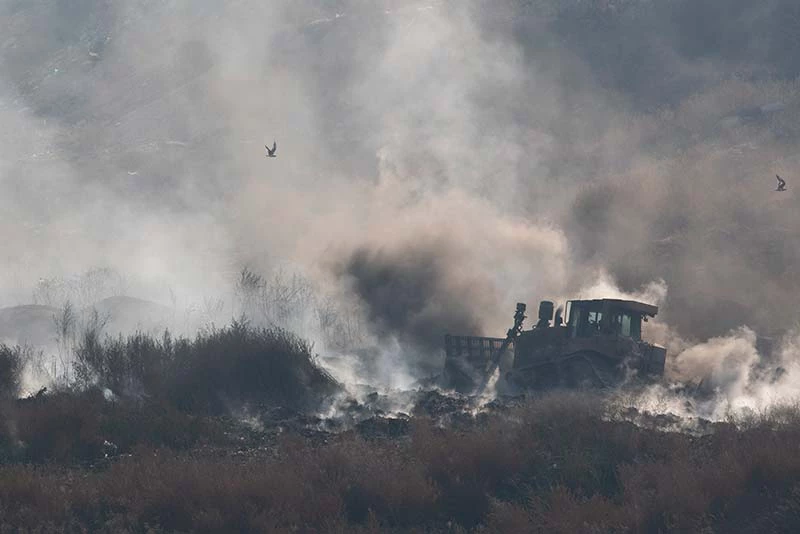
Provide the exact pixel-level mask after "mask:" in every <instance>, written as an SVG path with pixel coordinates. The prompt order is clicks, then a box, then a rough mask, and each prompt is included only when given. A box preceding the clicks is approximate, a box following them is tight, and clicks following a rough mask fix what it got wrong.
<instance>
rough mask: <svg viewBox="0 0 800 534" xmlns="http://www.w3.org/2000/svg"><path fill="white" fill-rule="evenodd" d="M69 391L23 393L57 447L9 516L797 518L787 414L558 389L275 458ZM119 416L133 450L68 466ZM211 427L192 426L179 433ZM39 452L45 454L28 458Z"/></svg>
mask: <svg viewBox="0 0 800 534" xmlns="http://www.w3.org/2000/svg"><path fill="white" fill-rule="evenodd" d="M93 403H99V406H100V408H95V409H92V408H91V404H93ZM57 405H58V406H56V403H53V404H46V403H38V404H37V403H31V402H28V403H25V404H23V406H22V407H20V408H18V410H17V411H16V412H15V415H16V417H18V418H23V419H24V418H26V417H28V418H31V419H30V420H31V421H33V423H32V424H30V425H27V424H26V425H24V426H25V430H22V426H23V425H22V424H19V425H18V438H19V439H21V440H23V441H24V440H29V441H30V442H31V443H36V442H37V439H38V440H39V442H41V443H42V444H44V443H48V444H49V445H48V446H46V447H45V446H44V445H40V446H39V448H37V449H35V450H36V451H37V452H36V453H35V454H34V452H32V451H33V450H34V449H25V451H26V452H25V455H24V456H23V457H17V458H12V457H7V458H6V462H7V465H6V466H4V467H0V527H2V528H0V530H2V529H15V528H22V529H29V530H36V529H41V530H43V531H47V530H48V529H50V530H53V531H59V530H67V529H73V530H77V531H80V530H81V529H85V530H90V531H104V530H105V531H109V532H111V531H116V532H119V531H123V532H125V531H129V532H134V531H136V532H144V531H147V529H148V528H151V529H154V530H152V531H154V532H158V531H170V532H171V531H183V532H185V531H191V532H223V531H230V530H231V529H233V530H236V531H240V532H284V531H285V532H290V531H299V532H386V531H390V532H391V531H398V532H409V531H412V532H413V531H418V532H440V531H451V532H458V531H461V532H467V531H482V532H564V533H567V532H586V533H596V532H726V531H738V532H764V531H770V532H793V531H797V529H798V528H800V454H798V445H797V444H798V443H800V439H798V438H800V425H798V423H797V421H798V419H797V418H796V417H791V416H790V415H791V414H787V412H786V411H783V412H776V415H775V417H770V416H765V417H762V418H760V419H759V420H758V421H753V422H751V423H750V424H749V425H748V426H747V427H746V428H744V429H740V430H737V429H736V428H735V427H733V426H727V427H726V426H722V427H720V429H719V431H718V432H717V433H716V434H714V435H710V436H705V437H693V436H689V435H683V434H664V433H660V432H657V431H654V430H650V429H643V428H638V427H635V426H633V425H631V424H629V423H615V422H608V421H604V420H602V418H601V417H600V414H599V413H598V412H599V410H598V409H597V408H596V403H593V402H592V401H591V399H589V400H586V399H584V398H581V397H577V396H574V395H566V396H565V395H551V396H549V397H546V398H544V399H539V400H534V401H532V402H531V403H530V404H528V405H527V406H524V407H521V408H519V409H514V410H511V411H510V413H509V414H508V415H507V416H505V417H501V416H493V417H489V418H486V419H483V420H480V421H478V422H476V424H475V425H474V427H473V428H471V429H464V428H460V429H455V428H441V427H438V426H436V425H435V424H434V423H433V422H432V421H429V420H426V419H416V420H414V421H413V424H412V428H411V436H410V438H411V439H410V440H399V441H391V440H378V441H374V440H367V439H364V438H362V437H361V436H359V435H358V434H357V433H356V432H347V433H344V434H340V435H338V436H335V437H332V438H331V439H330V440H329V442H327V443H323V444H316V445H315V444H312V443H311V442H310V441H309V440H307V439H306V438H303V437H301V436H297V435H291V434H290V435H285V436H284V437H282V438H281V439H280V441H279V443H278V444H277V445H275V447H276V449H275V451H274V455H272V456H270V458H269V459H265V458H263V457H260V458H257V457H256V456H245V457H241V456H230V455H227V456H226V455H222V456H215V455H208V454H198V453H197V449H194V448H192V447H191V442H181V441H180V440H174V441H173V442H172V444H170V443H169V440H166V439H161V440H160V445H161V446H160V447H159V448H154V446H155V445H158V444H159V443H157V442H158V441H159V440H157V439H155V438H153V436H157V435H158V433H160V432H166V430H165V429H166V428H171V427H177V426H180V425H179V424H178V423H176V421H179V420H180V419H175V417H178V416H179V415H180V417H188V416H185V415H183V414H180V413H179V412H176V414H179V415H175V414H173V415H172V416H168V415H164V418H165V419H164V421H163V422H162V423H161V424H160V425H159V424H156V423H155V422H153V421H155V420H157V415H156V412H155V411H151V412H147V411H146V408H145V407H138V408H135V409H133V408H131V411H130V412H124V411H119V412H116V413H111V412H109V411H108V410H109V409H108V408H107V407H104V406H107V405H109V403H105V404H102V403H101V401H100V399H98V398H92V397H90V396H89V395H82V396H74V395H73V398H70V395H67V394H63V395H62V396H61V397H59V398H58V403H57ZM114 409H115V410H122V409H121V408H119V407H116V408H114ZM43 410H44V411H49V412H52V413H47V414H44V413H42V411H43ZM137 412H138V413H139V415H138V416H134V415H133V414H134V413H137ZM7 413H8V412H7ZM123 415H124V417H123ZM137 417H138V418H139V419H137ZM63 421H66V422H63ZM110 421H116V423H115V424H116V425H118V426H119V425H120V422H121V421H126V422H127V421H132V423H131V425H132V426H133V427H134V430H132V431H130V433H129V434H127V435H128V436H131V440H130V441H129V442H126V445H125V447H126V449H127V450H128V451H129V452H130V453H131V454H130V456H126V457H120V458H118V459H116V460H115V461H113V462H111V463H110V464H109V465H108V466H107V467H104V468H101V469H97V468H91V469H90V468H85V467H81V465H80V464H75V463H74V462H73V463H70V460H71V459H74V458H81V457H82V454H83V453H84V451H91V450H92V447H96V446H97V443H98V441H99V437H100V436H106V435H109V432H110V431H111V430H113V429H114V428H116V427H114V425H112V424H111V423H110ZM136 421H150V423H149V424H145V423H141V422H139V423H137V422H136ZM22 422H23V421H22V420H20V423H22ZM192 424H195V423H192ZM137 425H139V426H137ZM69 429H71V430H69ZM115 431H116V432H118V434H117V435H118V436H122V430H121V429H119V428H117V430H115ZM204 432H205V431H204V430H202V428H201V427H200V426H195V427H193V426H191V424H189V425H188V426H184V430H183V431H181V434H182V435H183V434H185V435H195V436H197V435H198V434H202V433H204ZM37 436H39V437H38V438H37ZM133 436H139V438H138V441H137V439H133ZM148 436H150V438H148ZM118 439H120V441H121V442H124V440H123V437H119V438H118ZM196 441H197V439H196ZM164 445H166V446H167V447H168V448H164ZM185 447H188V449H185ZM182 448H183V449H182ZM76 451H77V452H76ZM34 459H43V461H49V462H50V463H47V464H45V465H41V466H38V467H35V466H30V465H22V464H20V463H19V462H23V463H24V462H30V461H32V460H34ZM53 462H55V463H53ZM9 463H10V464H9ZM59 465H61V467H59Z"/></svg>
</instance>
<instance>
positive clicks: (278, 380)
mask: <svg viewBox="0 0 800 534" xmlns="http://www.w3.org/2000/svg"><path fill="white" fill-rule="evenodd" d="M76 356H77V363H76V365H75V370H76V375H77V376H78V378H79V380H80V384H81V385H82V386H84V387H87V386H89V385H92V384H96V385H97V386H99V387H105V388H109V389H111V390H112V391H113V392H114V393H116V394H118V395H122V396H124V397H128V398H130V397H150V398H157V399H166V400H168V401H169V402H171V403H172V404H173V405H174V406H176V407H178V408H179V409H181V410H184V411H187V412H195V413H210V414H222V413H227V412H229V411H230V410H231V409H232V408H238V407H239V406H240V405H242V404H245V403H263V404H269V405H280V406H285V407H289V408H293V409H298V410H310V409H315V408H316V407H318V405H319V404H320V403H321V402H322V400H323V399H325V398H326V397H328V396H330V395H333V394H334V393H336V392H337V391H338V388H339V385H338V384H337V383H336V381H335V380H334V379H333V378H332V377H331V376H330V375H329V374H328V373H327V372H325V371H324V370H322V369H321V368H320V367H319V366H317V365H316V363H315V360H314V355H313V354H312V352H311V347H310V346H309V344H308V343H306V342H305V341H303V340H302V339H300V338H298V337H297V336H295V335H293V334H291V333H289V332H287V331H285V330H281V329H264V328H258V329H257V328H252V327H250V326H248V325H247V323H245V322H234V323H233V324H232V325H231V326H229V327H227V328H222V329H219V330H211V331H206V332H201V333H199V334H198V335H197V337H196V338H195V339H193V340H187V339H177V340H175V339H172V337H171V336H170V335H169V333H168V332H165V333H164V335H163V337H162V338H161V339H156V338H153V337H151V336H148V335H146V334H142V333H137V334H135V335H132V336H128V337H127V338H123V337H119V338H116V339H113V338H106V339H105V340H102V341H101V340H100V339H99V338H98V337H97V335H96V334H95V333H94V332H88V333H86V334H85V335H84V337H83V339H82V342H81V343H80V345H79V347H78V349H77V351H76Z"/></svg>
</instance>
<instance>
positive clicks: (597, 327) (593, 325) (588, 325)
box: [567, 299, 658, 341]
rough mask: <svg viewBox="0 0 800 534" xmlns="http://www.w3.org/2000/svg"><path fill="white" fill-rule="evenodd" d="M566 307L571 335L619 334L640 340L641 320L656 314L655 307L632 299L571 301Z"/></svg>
mask: <svg viewBox="0 0 800 534" xmlns="http://www.w3.org/2000/svg"><path fill="white" fill-rule="evenodd" d="M568 306H569V308H568V313H569V319H568V321H567V335H568V337H570V338H588V337H593V336H622V337H627V338H631V339H634V340H636V341H641V339H642V321H647V318H648V317H655V315H656V313H658V308H657V307H656V306H651V305H649V304H644V303H641V302H636V301H632V300H618V299H597V300H572V301H569V302H568Z"/></svg>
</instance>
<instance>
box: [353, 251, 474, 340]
mask: <svg viewBox="0 0 800 534" xmlns="http://www.w3.org/2000/svg"><path fill="white" fill-rule="evenodd" d="M451 257H452V256H451V251H449V250H448V247H447V244H446V243H437V242H423V243H419V244H414V245H408V246H406V247H404V248H400V249H398V250H393V251H389V250H385V249H378V250H371V249H368V248H359V249H357V250H356V251H354V252H353V254H352V255H351V256H350V257H349V259H347V261H346V262H345V263H344V265H342V267H341V271H340V274H341V276H342V277H343V278H344V280H345V281H346V283H347V284H348V286H349V287H350V288H351V289H352V291H353V293H354V295H355V296H356V297H357V298H358V300H359V301H360V302H361V304H362V305H363V306H364V308H365V310H364V311H365V314H366V317H367V319H368V321H370V322H371V324H372V326H373V328H374V331H375V333H376V334H377V335H378V336H379V338H383V339H384V340H386V339H387V338H389V339H391V338H393V339H395V340H397V341H399V342H400V343H401V344H402V345H404V346H406V347H407V348H408V349H411V350H418V351H423V352H425V353H428V354H430V353H435V352H436V351H438V350H440V348H441V346H442V337H443V334H444V333H451V334H457V333H460V334H471V335H481V334H482V333H483V328H482V324H481V319H480V309H479V307H477V306H476V305H479V300H478V299H479V298H480V297H479V295H480V294H481V293H482V291H481V288H479V287H474V286H472V285H468V284H466V283H464V281H459V280H457V279H456V277H451V276H450V273H451V272H452V271H453V265H449V264H448V262H449V260H450V259H451Z"/></svg>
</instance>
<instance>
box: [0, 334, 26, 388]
mask: <svg viewBox="0 0 800 534" xmlns="http://www.w3.org/2000/svg"><path fill="white" fill-rule="evenodd" d="M30 351H31V349H29V348H23V347H19V346H15V347H9V346H8V345H6V344H0V399H15V398H17V397H18V396H19V393H20V378H21V375H22V367H23V365H24V363H25V361H26V360H27V359H28V358H29V357H30Z"/></svg>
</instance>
